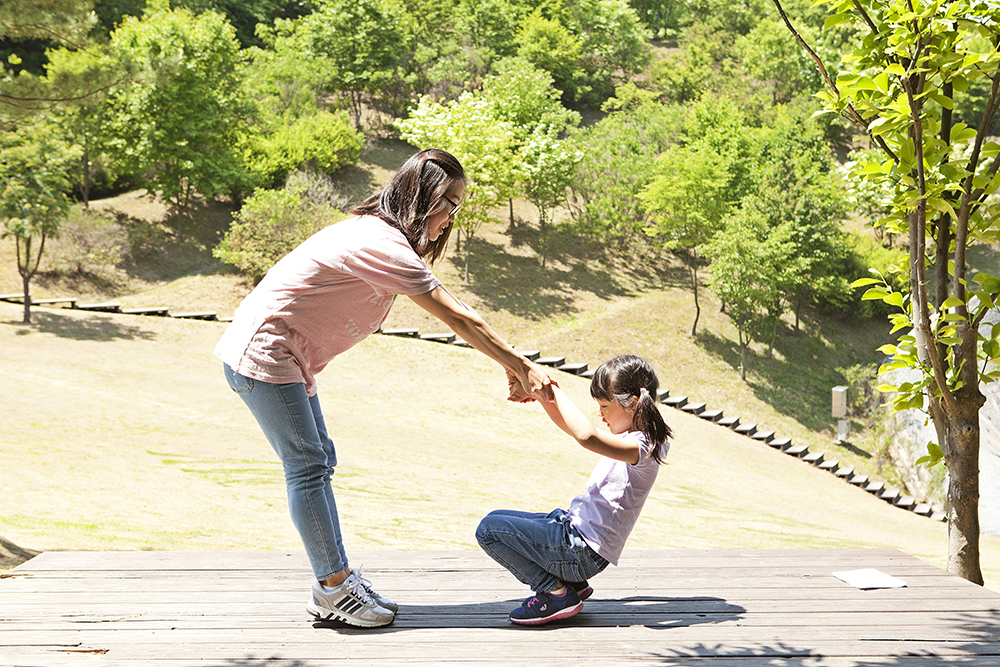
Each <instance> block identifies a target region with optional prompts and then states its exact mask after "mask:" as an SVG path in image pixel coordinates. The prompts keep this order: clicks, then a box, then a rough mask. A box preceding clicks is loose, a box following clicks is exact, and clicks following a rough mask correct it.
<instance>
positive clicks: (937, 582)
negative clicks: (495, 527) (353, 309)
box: [0, 549, 1000, 667]
mask: <svg viewBox="0 0 1000 667" xmlns="http://www.w3.org/2000/svg"><path fill="white" fill-rule="evenodd" d="M352 559H353V564H354V565H355V566H358V565H360V564H362V563H364V564H365V565H366V567H365V569H364V572H365V575H366V576H368V577H369V578H370V579H372V580H373V582H374V583H375V585H376V588H378V589H379V590H380V591H381V592H383V593H385V594H386V595H389V596H390V597H392V598H394V599H395V600H396V601H397V602H399V604H400V611H399V614H398V615H397V618H396V622H395V623H394V624H393V625H391V626H389V627H387V628H381V629H376V630H359V629H353V628H347V627H332V626H326V627H319V626H316V625H314V623H313V622H312V620H311V618H310V617H308V615H306V613H305V610H304V603H305V599H306V597H307V595H308V586H309V579H310V573H309V569H308V566H307V563H306V560H305V556H304V554H302V553H286V552H273V551H271V552H211V553H199V552H48V553H44V554H42V555H40V556H38V557H36V558H34V559H33V560H31V561H28V562H27V563H25V564H23V565H22V566H20V567H18V568H15V569H14V570H11V571H9V572H7V573H6V574H4V575H3V578H2V580H0V665H3V666H4V667H7V666H14V665H16V666H21V665H33V666H34V665H38V666H44V667H61V666H63V665H91V664H97V665H111V664H113V665H127V666H137V665H144V666H145V665H153V666H156V667H161V666H162V667H175V666H179V665H199V666H202V667H223V666H242V667H265V666H267V667H272V666H277V667H309V666H312V665H332V664H342V663H346V662H351V663H355V664H379V665H403V664H405V665H420V664H445V663H449V664H475V663H490V664H500V665H577V664H585V663H586V664H589V665H595V666H601V667H603V666H604V665H617V664H626V663H629V664H630V663H635V662H647V663H653V664H659V665H685V666H691V667H762V666H765V665H766V666H782V665H796V666H802V667H814V666H829V667H848V666H852V667H853V666H868V665H872V666H874V665H879V666H881V665H897V666H901V667H914V666H917V665H920V666H924V665H963V666H973V667H987V666H989V667H997V666H998V665H1000V595H997V594H995V593H992V592H990V591H988V590H986V589H983V588H980V587H977V586H974V585H972V584H970V583H968V582H966V581H964V580H962V579H959V578H957V577H954V576H952V575H949V574H947V573H946V572H944V571H942V570H940V569H938V568H935V567H932V566H930V565H927V564H925V563H923V562H922V561H920V560H918V559H916V558H913V557H911V556H909V555H906V554H903V553H901V552H899V551H895V550H891V549H874V550H869V549H864V550H859V549H852V550H779V551H753V550H746V551H743V550H740V551H730V550H725V551H716V550H676V551H675V550H665V551H632V552H626V554H625V557H624V558H623V559H622V563H621V565H620V566H619V567H617V568H615V567H612V568H609V569H608V570H607V571H606V572H604V573H603V574H601V575H600V576H598V577H596V578H595V579H594V580H593V581H592V583H593V584H594V587H595V594H594V597H592V598H591V599H590V600H588V601H587V602H586V603H585V608H584V610H583V612H581V613H580V614H579V615H578V616H576V617H574V618H572V619H568V620H566V621H562V622H559V623H555V624H551V625H548V626H542V627H537V628H525V627H519V626H513V625H511V624H509V623H508V622H507V619H506V614H507V612H508V611H509V610H510V609H511V608H512V607H513V606H516V605H515V603H516V602H517V601H518V600H520V599H521V598H523V597H525V596H526V595H527V592H526V590H525V589H524V588H523V587H521V586H520V585H519V584H518V583H517V582H516V581H515V580H514V579H513V578H512V577H511V576H510V575H508V574H507V573H506V572H505V571H503V570H501V569H500V568H499V567H498V566H496V565H495V564H494V563H493V562H492V561H490V560H489V559H488V558H487V557H486V556H485V555H483V554H482V553H480V552H475V551H468V552H465V551H449V552H427V551H413V552H405V551H403V552H400V551H396V552H367V553H357V554H354V555H353V557H352ZM862 568H874V569H877V570H879V571H881V572H884V573H886V574H889V575H892V576H894V577H898V578H900V579H903V580H904V581H905V582H906V584H907V587H905V588H897V589H882V590H869V591H862V590H858V589H856V588H854V587H852V586H849V585H848V584H845V583H843V582H842V581H840V580H838V579H836V578H835V577H834V576H833V574H832V573H834V572H840V571H844V570H855V569H862Z"/></svg>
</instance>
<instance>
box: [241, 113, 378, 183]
mask: <svg viewBox="0 0 1000 667" xmlns="http://www.w3.org/2000/svg"><path fill="white" fill-rule="evenodd" d="M361 146H362V137H361V134H360V133H359V132H358V131H357V130H355V129H354V128H353V127H352V126H351V124H350V121H348V119H347V117H346V116H344V115H343V114H332V113H328V112H325V111H320V112H318V113H316V114H313V115H311V116H304V117H302V118H297V119H295V120H294V121H292V122H291V123H288V124H285V125H281V126H280V127H279V128H278V129H277V131H275V132H274V133H272V134H269V135H263V136H257V137H252V138H251V139H250V140H249V146H248V148H247V149H246V151H245V153H244V163H245V165H246V168H247V170H248V171H249V172H250V173H251V174H252V175H253V177H254V179H255V180H256V181H257V183H259V184H260V185H262V186H263V187H267V188H275V187H281V185H283V184H284V182H285V179H286V178H288V175H289V174H290V173H292V172H293V171H295V170H296V169H312V170H315V171H319V172H323V173H326V174H332V173H333V172H335V171H337V170H338V169H340V168H341V167H344V166H347V165H351V164H354V163H355V162H357V161H358V158H359V157H360V156H361Z"/></svg>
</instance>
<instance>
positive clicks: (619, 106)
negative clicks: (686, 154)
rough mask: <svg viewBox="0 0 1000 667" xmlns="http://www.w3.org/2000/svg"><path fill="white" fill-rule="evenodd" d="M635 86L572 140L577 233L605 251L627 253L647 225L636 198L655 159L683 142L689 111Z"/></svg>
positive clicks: (650, 175) (619, 95)
mask: <svg viewBox="0 0 1000 667" xmlns="http://www.w3.org/2000/svg"><path fill="white" fill-rule="evenodd" d="M654 97H655V95H654V94H653V93H648V92H646V91H641V90H639V89H637V88H636V86H635V84H626V85H625V86H621V87H619V89H618V93H617V96H616V97H615V98H612V99H611V100H608V102H607V103H606V104H605V107H604V108H605V110H606V111H607V112H608V115H607V116H605V117H604V118H602V119H601V120H600V121H598V122H597V123H595V124H593V125H590V126H588V127H586V128H583V129H580V130H578V131H576V132H574V133H573V134H572V137H571V138H572V141H573V143H574V146H575V148H576V150H578V151H579V152H580V153H582V155H583V157H582V159H581V160H580V162H578V163H577V166H576V174H575V177H574V178H573V181H572V183H571V188H572V197H571V199H570V201H569V206H570V211H571V213H572V217H573V223H572V224H573V225H574V226H575V227H576V229H577V230H578V232H579V233H581V234H583V235H585V236H588V237H590V238H592V239H595V240H599V241H600V242H601V243H602V245H603V246H604V247H609V248H610V247H618V248H623V247H626V246H627V245H628V244H629V243H631V242H632V241H633V240H634V239H635V238H637V237H644V234H643V230H645V229H646V228H647V227H648V226H649V225H650V224H651V223H650V219H649V215H650V214H649V212H648V211H647V210H646V208H645V207H644V206H643V205H642V201H641V199H640V195H639V193H640V192H641V191H642V190H643V188H645V187H646V185H647V184H648V183H649V182H650V181H651V180H652V178H653V173H654V168H655V164H656V157H657V155H659V154H660V153H662V152H663V151H665V150H667V149H668V148H669V147H670V146H672V145H674V144H676V143H678V141H679V140H680V139H681V133H682V130H681V128H682V127H683V126H684V124H685V117H686V115H687V113H688V111H687V110H686V109H684V108H682V107H679V106H664V105H663V104H660V103H659V102H656V101H655V100H654V99H653V98H654Z"/></svg>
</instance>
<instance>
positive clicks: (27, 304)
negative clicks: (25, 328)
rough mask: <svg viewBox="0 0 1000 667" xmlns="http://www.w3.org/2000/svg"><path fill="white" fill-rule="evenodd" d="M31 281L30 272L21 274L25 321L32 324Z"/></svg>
mask: <svg viewBox="0 0 1000 667" xmlns="http://www.w3.org/2000/svg"><path fill="white" fill-rule="evenodd" d="M30 283H31V275H30V274H28V273H23V274H21V284H22V286H23V287H24V323H25V324H31V292H30V291H29V284H30Z"/></svg>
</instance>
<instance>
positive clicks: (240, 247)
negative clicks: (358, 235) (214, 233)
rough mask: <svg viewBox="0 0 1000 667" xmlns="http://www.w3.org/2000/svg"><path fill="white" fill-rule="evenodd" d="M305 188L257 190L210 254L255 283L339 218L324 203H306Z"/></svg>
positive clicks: (333, 210)
mask: <svg viewBox="0 0 1000 667" xmlns="http://www.w3.org/2000/svg"><path fill="white" fill-rule="evenodd" d="M306 190H307V188H306V187H304V186H302V185H299V186H297V187H292V188H285V189H283V190H257V191H256V192H254V194H253V196H252V197H250V198H249V199H247V200H246V202H245V203H244V204H243V208H241V209H240V211H239V213H237V214H236V220H235V222H233V224H232V225H231V226H230V228H229V231H228V232H227V233H226V235H225V237H223V239H222V242H221V243H219V245H218V246H216V247H215V249H214V250H213V251H212V254H213V255H215V256H216V257H218V258H219V259H221V260H222V261H224V262H226V263H228V264H232V265H234V266H236V268H238V269H239V270H240V271H241V272H242V273H243V274H244V275H245V276H246V277H247V279H248V280H249V281H250V282H251V283H253V284H255V285H256V284H257V283H259V282H260V281H261V279H262V278H263V277H264V274H266V273H267V271H268V269H270V268H271V267H272V266H273V265H274V263H275V262H277V261H278V260H279V259H281V258H282V257H284V256H285V255H286V254H288V253H289V252H290V251H292V250H293V249H294V248H295V247H296V246H297V245H299V244H300V243H302V241H304V240H306V239H307V238H309V237H310V236H312V235H313V234H314V233H316V232H317V231H319V230H320V229H322V228H324V227H326V226H327V225H330V224H332V223H334V222H336V221H337V220H340V219H341V218H343V214H342V213H341V212H340V211H338V210H337V209H336V208H334V207H333V206H331V205H329V204H326V203H317V202H315V201H310V200H309V199H308V198H307V197H306V196H305V195H304V193H305V192H306Z"/></svg>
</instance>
